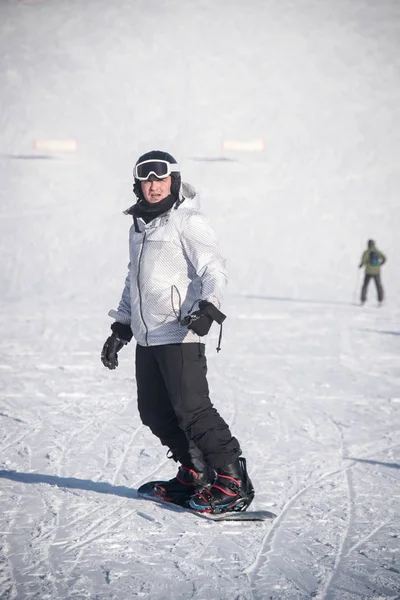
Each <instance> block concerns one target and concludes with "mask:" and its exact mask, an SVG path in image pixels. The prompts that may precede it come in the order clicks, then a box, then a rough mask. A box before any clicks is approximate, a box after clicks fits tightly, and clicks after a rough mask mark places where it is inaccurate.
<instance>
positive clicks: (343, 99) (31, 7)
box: [0, 0, 400, 600]
mask: <svg viewBox="0 0 400 600" xmlns="http://www.w3.org/2000/svg"><path fill="white" fill-rule="evenodd" d="M399 28H400V8H399V4H398V2H396V1H395V0H387V1H385V2H381V3H376V2H374V1H373V0H355V1H354V2H347V1H345V0H335V1H334V0H330V1H328V0H322V1H318V2H317V1H312V0H299V1H297V2H295V3H294V2H290V1H289V0H267V1H261V0H252V2H251V3H247V4H243V3H241V2H239V1H237V0H232V1H230V2H227V1H226V0H222V1H221V2H211V0H201V1H200V2H197V3H188V2H185V1H184V0H165V1H161V0H158V1H155V0H151V1H149V0H135V1H134V2H129V1H128V0H115V1H114V2H112V3H110V2H106V1H105V0H96V1H95V0H87V1H86V2H84V3H83V2H79V1H78V0H69V1H68V2H62V1H61V0H42V1H39V0H37V1H36V2H35V1H33V0H32V1H30V2H29V1H28V0H25V1H17V0H5V1H4V2H2V3H1V4H0V31H1V41H0V50H1V52H0V67H1V89H2V93H1V111H0V131H1V139H0V266H1V269H0V286H1V296H0V323H1V339H2V344H1V350H0V382H1V388H0V425H1V429H0V449H1V464H0V486H1V487H0V489H1V495H0V531H1V534H0V536H1V538H0V539H1V542H0V543H1V551H0V557H1V559H0V597H1V598H5V599H7V600H11V599H13V600H14V599H18V600H31V599H34V598H35V599H36V598H37V599H39V598H40V600H42V599H45V598H48V599H51V600H53V599H54V600H61V599H62V600H64V599H68V600H78V599H79V600H81V599H84V598H85V599H89V598H90V599H91V600H92V599H95V598H98V599H101V600H103V599H106V598H107V599H108V598H112V599H118V600H120V599H122V598H123V599H125V598H136V597H138V598H145V599H149V600H166V599H168V600H169V599H185V600H186V599H189V598H190V599H193V600H204V599H206V598H207V600H265V599H267V598H268V599H273V600H278V599H279V600H282V599H283V600H292V599H293V600H297V599H302V598H309V597H316V598H320V599H322V598H325V599H326V600H328V599H335V600H336V599H340V600H342V599H344V600H350V599H351V600H352V599H360V598H361V599H364V598H371V599H372V598H374V599H376V600H377V599H378V598H379V599H383V598H398V597H399V589H400V580H399V575H400V564H399V557H398V536H399V535H400V531H399V527H398V521H399V503H398V497H396V493H397V489H398V484H399V466H400V459H399V439H398V433H399V421H400V419H399V410H400V393H399V389H400V388H399V383H400V373H399V366H398V364H399V339H400V338H399V332H400V324H399V317H400V309H399V300H400V278H399V274H398V267H397V257H398V256H400V241H399V235H398V231H399V230H400V203H399V199H398V190H399V187H400V171H399V166H398V156H399V155H400V137H399V129H398V127H396V123H398V121H399V116H400V115H399V113H400V109H399V106H400V73H399V67H400V58H399V56H400V53H399V46H400V43H399V39H400V37H399ZM54 138H55V139H76V140H77V143H78V152H76V153H71V154H65V153H64V154H57V153H56V154H54V153H50V152H45V151H37V150H34V142H35V140H46V139H54ZM260 138H262V139H264V142H265V150H264V151H263V152H260V153H251V154H250V153H239V152H236V153H233V152H225V153H222V151H221V146H222V141H223V140H224V139H225V140H227V139H228V140H241V141H247V140H252V139H260ZM156 147H158V148H161V149H165V150H168V151H170V152H171V153H172V154H174V155H175V156H176V157H177V158H178V159H179V162H180V164H181V166H182V173H183V177H184V179H185V180H187V181H190V182H191V183H192V184H193V185H195V187H197V188H198V189H199V191H200V196H201V202H202V206H203V209H204V211H205V212H206V213H207V215H208V216H209V217H210V219H211V221H212V223H213V224H214V226H215V228H216V230H217V231H218V234H219V237H220V240H221V246H222V248H223V250H224V253H225V255H226V256H227V263H228V268H229V275H230V282H229V288H228V293H227V297H226V301H225V304H224V311H225V312H226V313H227V314H228V320H227V321H226V324H225V325H224V339H223V349H222V352H221V353H220V354H218V355H217V354H216V353H215V343H216V336H217V330H215V331H214V332H213V334H212V335H211V336H210V340H209V343H208V362H209V376H210V386H211V392H212V398H213V401H214V403H215V405H216V406H217V408H218V409H219V410H220V412H221V414H222V415H223V416H224V417H225V419H226V420H227V421H228V422H229V424H230V426H231V429H232V431H233V432H234V434H235V435H236V436H237V437H238V439H239V440H240V442H241V445H242V447H243V452H244V455H245V456H246V458H247V460H248V465H249V470H250V474H251V477H252V479H253V482H254V484H255V486H256V499H255V501H254V507H255V508H269V509H271V510H273V511H274V512H276V513H277V514H278V518H277V519H276V520H275V521H274V523H273V524H271V525H254V524H253V525H246V526H243V525H238V524H223V525H222V524H216V523H208V522H204V521H203V520H201V521H200V520H199V519H196V517H195V516H192V515H188V514H178V513H176V512H175V511H173V510H167V509H164V508H162V507H160V506H157V505H152V504H150V503H146V502H144V501H142V500H138V499H137V498H136V494H135V490H136V489H137V487H138V486H139V485H140V484H141V483H143V482H144V481H146V480H148V479H150V478H154V477H164V476H166V477H169V476H172V475H173V474H174V472H175V469H174V465H173V464H171V461H168V460H167V459H166V457H165V449H164V448H162V447H161V446H160V445H159V443H158V442H157V440H156V439H155V438H154V437H153V436H152V435H151V434H150V432H149V431H148V430H147V429H146V428H144V427H143V426H142V425H141V423H140V419H139V417H138V414H137V410H136V405H135V381H134V369H133V344H132V345H131V346H130V347H128V348H127V349H124V351H123V352H124V353H123V354H122V353H121V361H120V367H119V369H118V370H117V371H115V372H108V371H106V370H105V369H104V367H103V366H102V365H101V363H100V360H99V354H100V350H101V346H102V344H103V342H104V340H105V338H106V336H107V335H108V331H109V325H110V319H109V318H108V317H107V312H108V310H109V309H110V308H111V307H115V305H116V303H117V302H118V300H119V296H120V292H121V290H122V285H123V281H124V277H125V273H126V264H127V261H128V254H127V237H128V229H129V226H130V221H129V217H126V216H124V215H123V214H122V210H123V209H125V208H126V207H127V206H129V205H130V204H131V203H132V202H133V196H132V177H131V172H132V166H133V163H134V161H135V159H136V158H137V156H138V155H139V154H141V153H142V152H144V151H147V150H149V149H152V148H156ZM222 159H223V160H222ZM371 237H372V238H374V239H376V241H377V244H378V246H379V247H380V248H381V249H382V250H383V251H384V252H385V253H386V254H387V256H388V262H387V264H386V265H385V266H384V268H383V272H382V277H383V283H384V287H385V291H386V296H387V298H386V302H385V305H384V306H383V307H381V308H379V309H378V308H377V307H376V300H375V290H374V289H373V288H372V287H371V289H370V294H369V302H368V304H367V305H366V306H365V307H363V308H360V307H359V306H357V305H356V302H357V301H358V297H359V288H360V285H361V272H360V271H359V270H358V269H357V265H358V263H359V259H360V256H361V253H362V251H363V250H364V248H365V245H366V241H367V239H369V238H371Z"/></svg>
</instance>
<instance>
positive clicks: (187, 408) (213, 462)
mask: <svg viewBox="0 0 400 600" xmlns="http://www.w3.org/2000/svg"><path fill="white" fill-rule="evenodd" d="M204 351H205V346H204V344H197V343H187V344H166V345H163V346H146V347H145V346H139V345H137V346H136V382H137V391H138V409H139V414H140V418H141V420H142V422H143V423H144V425H147V426H148V427H149V428H150V429H151V431H152V432H153V433H154V435H156V436H157V437H158V438H159V439H160V441H161V443H162V444H163V445H164V446H167V447H168V448H169V449H170V451H171V454H172V458H174V459H175V460H177V461H179V462H180V463H181V464H183V465H185V466H187V467H189V468H194V469H195V470H197V471H201V470H202V465H204V464H206V465H208V466H209V467H211V468H212V469H220V468H224V467H226V466H227V465H229V464H231V463H232V462H234V461H235V460H236V459H237V457H238V456H240V454H241V450H240V447H239V442H238V441H237V439H236V438H234V437H232V434H231V432H230V430H229V427H228V425H227V424H226V423H225V421H224V420H223V419H222V417H221V416H220V415H219V413H218V412H217V410H216V409H215V408H214V407H213V405H212V403H211V401H210V398H209V389H208V383H207V377H206V376H207V361H206V357H205V352H204Z"/></svg>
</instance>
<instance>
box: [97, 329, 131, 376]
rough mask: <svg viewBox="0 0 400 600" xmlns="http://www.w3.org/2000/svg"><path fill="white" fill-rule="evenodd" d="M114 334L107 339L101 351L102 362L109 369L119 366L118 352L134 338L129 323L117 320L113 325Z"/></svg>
mask: <svg viewBox="0 0 400 600" xmlns="http://www.w3.org/2000/svg"><path fill="white" fill-rule="evenodd" d="M111 329H112V334H111V335H110V337H109V338H107V339H106V343H105V344H104V346H103V350H102V351H101V362H102V363H103V365H104V366H105V367H108V368H109V369H116V368H117V367H118V352H119V351H120V350H121V348H122V347H123V346H125V345H126V344H127V343H128V342H130V341H131V339H132V330H131V328H130V326H129V325H124V323H118V321H115V323H113V324H112V325H111Z"/></svg>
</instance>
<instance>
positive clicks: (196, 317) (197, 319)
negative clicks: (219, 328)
mask: <svg viewBox="0 0 400 600" xmlns="http://www.w3.org/2000/svg"><path fill="white" fill-rule="evenodd" d="M225 319H226V316H225V315H224V314H223V313H222V312H221V311H219V310H218V308H217V307H216V306H214V304H212V303H211V302H207V301H206V300H201V301H200V302H199V310H196V311H195V312H194V313H190V314H188V315H186V317H185V318H184V319H182V321H181V325H182V326H183V327H187V328H188V329H190V330H191V331H193V332H194V333H196V334H197V335H199V336H200V337H202V336H203V335H207V333H208V332H209V331H210V327H211V325H212V323H213V321H217V323H218V324H219V325H221V324H222V322H223V321H225Z"/></svg>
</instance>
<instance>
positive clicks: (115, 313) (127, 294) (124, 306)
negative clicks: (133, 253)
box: [108, 263, 131, 325]
mask: <svg viewBox="0 0 400 600" xmlns="http://www.w3.org/2000/svg"><path fill="white" fill-rule="evenodd" d="M129 271H130V263H129V265H128V275H127V276H126V279H125V286H124V289H123V292H122V296H121V300H120V302H119V305H118V308H117V310H114V309H111V310H110V311H109V313H108V315H109V316H110V317H113V319H115V320H116V321H118V322H119V323H124V324H125V325H129V324H130V322H131V285H130V279H129Z"/></svg>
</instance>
